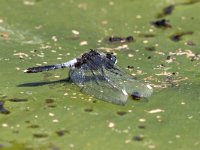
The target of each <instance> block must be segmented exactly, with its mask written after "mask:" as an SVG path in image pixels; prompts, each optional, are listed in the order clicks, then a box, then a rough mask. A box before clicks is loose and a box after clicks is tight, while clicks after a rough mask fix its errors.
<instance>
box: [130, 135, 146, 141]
mask: <svg viewBox="0 0 200 150" xmlns="http://www.w3.org/2000/svg"><path fill="white" fill-rule="evenodd" d="M132 139H133V140H134V141H143V140H144V135H136V136H134V137H133V138H132Z"/></svg>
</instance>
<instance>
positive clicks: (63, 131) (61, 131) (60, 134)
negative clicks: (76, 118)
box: [56, 130, 69, 136]
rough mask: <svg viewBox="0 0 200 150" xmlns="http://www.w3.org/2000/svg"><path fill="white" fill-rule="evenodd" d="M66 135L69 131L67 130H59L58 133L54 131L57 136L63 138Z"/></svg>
mask: <svg viewBox="0 0 200 150" xmlns="http://www.w3.org/2000/svg"><path fill="white" fill-rule="evenodd" d="M66 133H68V134H69V131H68V130H59V131H56V134H57V135H58V136H64V135H65V134H66Z"/></svg>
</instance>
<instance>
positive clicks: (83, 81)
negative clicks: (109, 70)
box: [70, 65, 128, 105]
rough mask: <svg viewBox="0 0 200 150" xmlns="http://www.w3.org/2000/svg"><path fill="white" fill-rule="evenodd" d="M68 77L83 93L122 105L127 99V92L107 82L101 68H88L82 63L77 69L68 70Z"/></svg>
mask: <svg viewBox="0 0 200 150" xmlns="http://www.w3.org/2000/svg"><path fill="white" fill-rule="evenodd" d="M70 78H71V80H72V81H73V82H74V83H75V84H77V85H78V86H79V87H80V88H81V91H82V92H83V93H86V94H89V95H92V96H94V97H96V98H98V99H101V100H105V101H107V102H110V103H114V104H118V105H124V104H125V103H126V101H127V98H128V94H127V93H126V92H125V91H124V90H123V89H121V87H118V86H117V85H115V84H112V83H110V82H108V79H107V78H106V77H105V76H104V75H102V69H101V68H98V69H95V70H94V69H92V70H90V69H89V67H88V66H87V65H82V66H81V68H79V69H73V70H70Z"/></svg>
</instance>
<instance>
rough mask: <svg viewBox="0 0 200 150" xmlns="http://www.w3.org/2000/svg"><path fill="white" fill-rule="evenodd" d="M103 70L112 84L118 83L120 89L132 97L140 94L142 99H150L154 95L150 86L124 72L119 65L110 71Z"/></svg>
mask: <svg viewBox="0 0 200 150" xmlns="http://www.w3.org/2000/svg"><path fill="white" fill-rule="evenodd" d="M103 70H104V73H105V75H106V76H107V77H108V78H109V79H110V80H111V82H112V83H116V84H117V85H118V87H121V89H125V91H126V92H127V93H128V94H130V95H132V94H133V93H139V95H140V96H141V97H149V96H151V94H152V93H153V88H152V87H151V86H150V85H148V84H146V83H144V82H142V81H140V80H137V79H136V78H135V77H133V76H131V75H129V74H127V73H125V72H123V71H122V70H121V69H120V68H119V67H118V66H117V65H115V66H114V67H113V68H110V69H108V68H103Z"/></svg>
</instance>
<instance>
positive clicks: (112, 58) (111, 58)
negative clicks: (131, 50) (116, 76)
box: [106, 53, 117, 64]
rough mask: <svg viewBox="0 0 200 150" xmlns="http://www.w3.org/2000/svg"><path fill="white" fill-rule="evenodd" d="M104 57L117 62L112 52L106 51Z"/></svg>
mask: <svg viewBox="0 0 200 150" xmlns="http://www.w3.org/2000/svg"><path fill="white" fill-rule="evenodd" d="M106 58H108V59H109V60H111V61H112V62H113V63H114V64H116V63H117V58H116V56H114V55H113V54H112V53H107V54H106Z"/></svg>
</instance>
